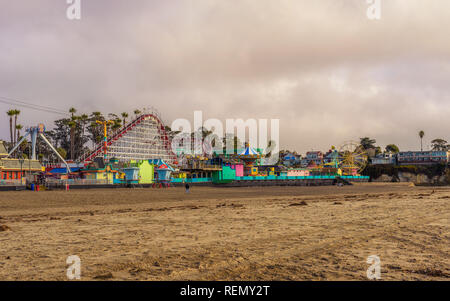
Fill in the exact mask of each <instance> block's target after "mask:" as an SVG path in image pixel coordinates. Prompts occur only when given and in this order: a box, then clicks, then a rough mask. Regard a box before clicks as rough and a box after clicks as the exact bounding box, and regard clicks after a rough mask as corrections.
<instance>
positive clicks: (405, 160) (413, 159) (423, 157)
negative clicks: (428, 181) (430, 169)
mask: <svg viewBox="0 0 450 301" xmlns="http://www.w3.org/2000/svg"><path fill="white" fill-rule="evenodd" d="M449 158H450V152H449V151H410V152H400V153H398V154H397V160H398V164H399V165H432V164H440V163H441V164H447V163H448V162H449Z"/></svg>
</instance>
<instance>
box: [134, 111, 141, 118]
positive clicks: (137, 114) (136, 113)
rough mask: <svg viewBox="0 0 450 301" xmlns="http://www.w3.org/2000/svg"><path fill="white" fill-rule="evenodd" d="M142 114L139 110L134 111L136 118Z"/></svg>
mask: <svg viewBox="0 0 450 301" xmlns="http://www.w3.org/2000/svg"><path fill="white" fill-rule="evenodd" d="M141 113H142V112H141V111H140V110H139V109H136V110H134V115H136V118H137V117H138V116H139V115H140V114H141Z"/></svg>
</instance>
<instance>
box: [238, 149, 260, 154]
mask: <svg viewBox="0 0 450 301" xmlns="http://www.w3.org/2000/svg"><path fill="white" fill-rule="evenodd" d="M239 155H240V156H257V155H259V153H258V152H257V151H256V150H255V149H254V148H253V147H247V148H246V149H245V150H244V151H243V152H242V153H240V154H239Z"/></svg>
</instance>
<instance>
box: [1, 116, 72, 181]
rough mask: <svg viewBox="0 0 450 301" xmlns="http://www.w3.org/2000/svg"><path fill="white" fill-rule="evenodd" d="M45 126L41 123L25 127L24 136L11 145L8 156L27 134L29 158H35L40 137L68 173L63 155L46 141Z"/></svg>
mask: <svg viewBox="0 0 450 301" xmlns="http://www.w3.org/2000/svg"><path fill="white" fill-rule="evenodd" d="M44 133H45V126H44V125H43V124H42V123H41V124H39V125H38V126H36V127H30V128H28V129H27V131H26V134H25V136H23V137H22V139H20V141H19V142H18V143H17V144H16V146H14V147H13V149H12V150H11V151H10V152H9V154H8V157H9V156H11V155H12V154H13V153H14V152H15V151H16V149H17V148H18V147H19V146H20V145H21V144H22V142H24V141H25V140H26V139H27V137H28V136H31V160H36V141H37V137H38V136H39V137H41V138H42V140H44V142H45V143H47V145H48V146H49V147H50V149H51V150H52V151H53V152H54V153H55V154H56V155H57V156H58V158H59V159H61V161H62V162H63V163H64V164H65V165H66V169H67V173H70V167H69V164H67V162H66V161H65V160H64V158H63V157H61V155H60V154H59V153H58V152H57V151H56V149H55V148H54V147H53V145H52V144H51V143H50V141H48V139H47V138H46V137H45V136H44Z"/></svg>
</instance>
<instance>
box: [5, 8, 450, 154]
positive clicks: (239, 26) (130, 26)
mask: <svg viewBox="0 0 450 301" xmlns="http://www.w3.org/2000/svg"><path fill="white" fill-rule="evenodd" d="M0 6H1V11H0V96H5V97H13V98H17V99H22V100H26V101H30V102H35V103H38V104H41V105H45V106H53V107H55V108H57V109H59V110H68V108H69V107H71V106H75V107H76V108H78V110H79V111H82V112H87V113H89V112H92V111H96V110H100V111H103V112H115V113H120V112H123V111H128V112H132V111H133V110H134V109H135V108H142V107H150V106H153V107H156V108H157V109H158V110H159V111H160V112H161V113H162V115H163V118H164V120H166V121H167V122H169V123H170V122H171V121H172V120H174V119H176V118H188V119H191V118H192V117H193V111H194V110H202V111H203V115H204V118H222V119H225V118H244V119H246V118H268V119H270V118H279V119H280V131H281V132H280V138H281V144H282V148H283V149H296V150H297V151H300V152H305V151H308V150H311V149H321V150H327V149H329V148H330V146H331V145H339V144H340V143H342V142H343V141H346V140H351V139H358V138H359V137H363V136H370V137H373V138H376V139H377V141H378V143H379V144H380V145H381V146H383V147H384V146H385V145H386V144H390V143H397V144H398V145H399V146H400V148H401V149H417V148H418V147H419V145H420V141H419V139H418V135H417V132H418V131H419V130H422V129H423V130H424V131H425V132H426V139H425V140H426V141H430V140H432V139H433V138H437V137H441V138H444V139H448V140H450V133H448V131H447V128H448V127H449V125H450V124H449V123H450V121H449V120H448V118H446V117H447V116H449V113H450V85H448V79H449V78H450V42H449V39H448V33H449V30H448V28H450V18H448V11H450V3H449V2H448V1H446V0H429V1H422V0H389V1H387V0H384V1H383V0H382V15H381V16H382V18H381V20H379V21H370V20H368V18H367V17H366V9H367V7H368V6H367V4H366V1H364V0H318V1H309V0H277V1H275V0H227V1H225V0H195V1H193V0H173V1H162V0H161V1H156V0H153V1H149V0H134V1H132V2H126V1H120V0H108V1H106V0H95V1H82V19H81V20H80V21H69V20H68V19H67V18H66V14H65V10H66V8H67V4H66V1H63V0H40V1H25V0H15V1H7V0H0ZM0 107H1V108H2V110H3V111H6V110H7V109H8V108H9V107H10V106H7V105H4V104H0ZM22 112H23V113H22V115H23V116H21V123H22V124H23V125H25V126H29V125H33V124H36V123H37V122H42V121H44V122H45V123H46V124H47V125H51V123H52V120H54V119H56V118H58V117H60V116H57V115H56V116H55V115H51V114H46V113H40V112H35V111H31V110H27V109H22ZM0 121H1V124H2V127H1V132H0V135H1V136H0V137H1V138H3V139H6V140H7V139H8V135H9V128H8V120H7V117H6V114H4V113H2V114H1V115H0Z"/></svg>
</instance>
